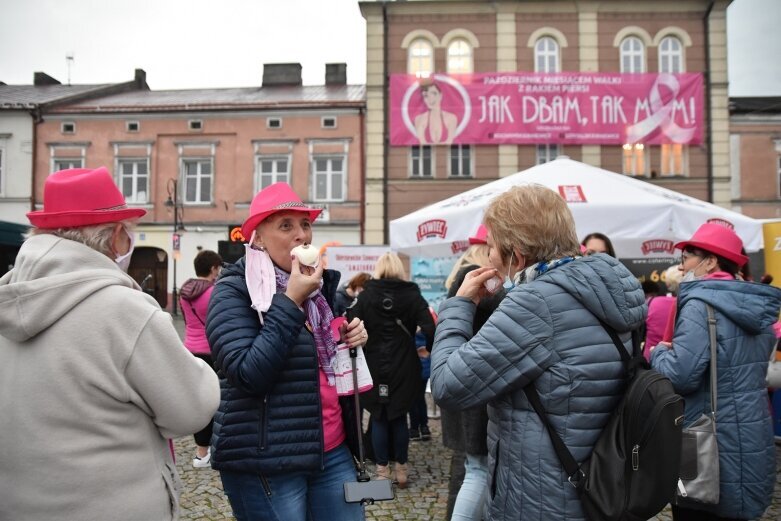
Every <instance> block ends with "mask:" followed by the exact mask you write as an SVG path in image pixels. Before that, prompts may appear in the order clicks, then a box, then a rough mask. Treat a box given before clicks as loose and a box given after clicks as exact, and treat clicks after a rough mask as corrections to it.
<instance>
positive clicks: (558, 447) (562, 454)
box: [523, 317, 645, 490]
mask: <svg viewBox="0 0 781 521" xmlns="http://www.w3.org/2000/svg"><path fill="white" fill-rule="evenodd" d="M596 319H597V320H599V323H600V324H601V325H602V327H603V328H604V330H605V331H606V332H607V334H608V335H610V339H611V340H612V341H613V344H614V345H615V346H616V349H617V350H618V354H619V355H621V361H622V362H623V363H624V367H626V368H627V371H630V370H632V367H633V365H632V363H633V361H634V360H636V358H637V357H638V354H639V352H640V343H639V339H640V336H639V334H638V331H637V330H633V331H632V351H633V356H632V357H631V358H630V356H629V354H628V353H627V352H626V347H624V343H623V342H621V339H620V338H619V337H618V333H616V330H615V329H613V328H612V327H610V326H609V325H607V324H606V323H605V322H603V321H602V320H601V319H600V318H599V317H596ZM643 360H645V359H643ZM523 392H524V394H525V395H526V399H527V400H529V403H530V404H531V406H532V408H533V409H534V412H536V413H537V415H538V416H539V417H540V420H541V421H542V423H543V425H545V428H546V429H547V431H548V435H550V439H551V443H553V450H554V451H555V452H556V456H557V457H558V458H559V461H560V462H561V465H562V466H563V467H564V471H565V472H566V473H567V476H569V477H568V478H567V480H568V481H569V482H570V484H571V485H572V486H573V487H575V488H577V489H578V490H579V489H580V488H581V487H582V486H583V485H584V483H585V480H584V478H585V477H586V475H585V474H584V473H583V471H582V470H581V468H580V465H578V462H577V461H575V457H574V456H573V455H572V453H571V452H570V451H569V449H568V448H567V446H566V445H565V444H564V441H563V440H562V439H561V437H560V436H559V434H558V433H557V432H556V429H554V428H553V425H551V423H550V421H549V420H548V414H547V413H546V412H545V408H544V407H543V406H542V401H540V394H539V393H538V392H537V388H536V387H535V386H534V382H531V383H530V384H529V385H527V386H526V387H524V388H523Z"/></svg>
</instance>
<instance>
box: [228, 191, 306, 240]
mask: <svg viewBox="0 0 781 521" xmlns="http://www.w3.org/2000/svg"><path fill="white" fill-rule="evenodd" d="M284 210H293V211H295V212H307V213H309V219H310V220H311V221H312V222H314V220H315V219H317V216H318V215H320V212H322V210H320V209H319V208H310V207H308V206H306V205H305V204H304V202H303V201H301V198H300V197H298V195H297V194H296V193H295V192H294V191H293V189H292V188H290V185H289V184H287V183H282V182H280V183H274V184H273V185H269V186H267V187H266V188H264V189H263V190H261V191H260V192H258V193H257V194H255V197H253V198H252V204H251V205H250V207H249V217H248V218H247V220H246V221H244V224H242V225H241V234H242V235H244V238H245V239H246V240H247V241H249V240H250V237H252V232H253V231H254V230H255V228H257V227H258V225H259V224H260V223H261V222H263V220H264V219H265V218H266V217H268V216H269V215H271V214H273V213H276V212H281V211H284Z"/></svg>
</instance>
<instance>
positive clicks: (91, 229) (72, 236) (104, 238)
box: [27, 220, 135, 258]
mask: <svg viewBox="0 0 781 521" xmlns="http://www.w3.org/2000/svg"><path fill="white" fill-rule="evenodd" d="M117 223H120V224H122V225H123V226H124V227H125V228H126V229H127V230H132V228H133V225H134V224H135V223H134V220H124V221H117V222H113V223H101V224H95V225H92V226H79V227H78V228H56V229H51V230H46V229H42V228H32V229H31V230H30V232H29V233H28V234H27V237H32V236H34V235H43V234H49V235H54V236H56V237H61V238H63V239H68V240H71V241H75V242H80V243H81V244H84V245H85V246H89V247H90V248H92V249H93V250H95V251H97V252H100V253H102V254H103V255H105V256H107V257H111V258H114V251H113V250H112V248H111V236H112V235H113V233H114V226H116V225H117Z"/></svg>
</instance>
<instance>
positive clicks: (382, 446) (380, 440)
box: [371, 413, 409, 465]
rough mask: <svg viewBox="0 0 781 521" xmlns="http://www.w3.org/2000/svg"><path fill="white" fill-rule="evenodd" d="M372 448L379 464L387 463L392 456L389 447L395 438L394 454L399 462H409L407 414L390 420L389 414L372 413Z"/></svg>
mask: <svg viewBox="0 0 781 521" xmlns="http://www.w3.org/2000/svg"><path fill="white" fill-rule="evenodd" d="M371 418H372V448H373V449H374V458H375V462H376V463H377V465H387V464H388V460H389V459H390V457H389V456H388V449H389V447H390V438H393V455H394V457H395V459H396V461H397V462H399V463H402V464H403V463H407V452H408V450H409V429H407V415H406V414H405V415H404V416H399V417H398V418H396V419H393V420H391V421H388V418H387V415H386V414H385V413H382V414H372V417H371Z"/></svg>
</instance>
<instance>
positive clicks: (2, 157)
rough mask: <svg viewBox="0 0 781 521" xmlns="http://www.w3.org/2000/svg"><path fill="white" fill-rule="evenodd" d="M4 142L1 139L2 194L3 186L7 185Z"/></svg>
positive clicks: (0, 193) (0, 180) (0, 186)
mask: <svg viewBox="0 0 781 521" xmlns="http://www.w3.org/2000/svg"><path fill="white" fill-rule="evenodd" d="M2 144H3V142H2V141H0V195H3V193H4V191H3V188H4V186H5V177H4V176H5V163H3V161H5V149H4V148H3V147H2Z"/></svg>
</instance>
